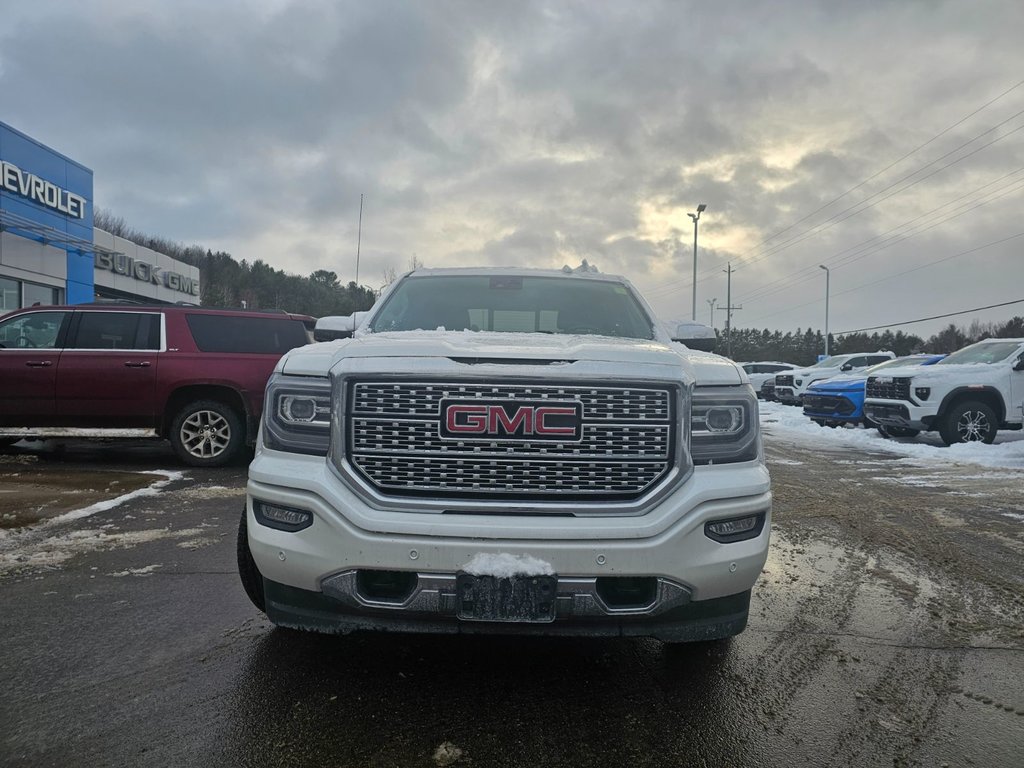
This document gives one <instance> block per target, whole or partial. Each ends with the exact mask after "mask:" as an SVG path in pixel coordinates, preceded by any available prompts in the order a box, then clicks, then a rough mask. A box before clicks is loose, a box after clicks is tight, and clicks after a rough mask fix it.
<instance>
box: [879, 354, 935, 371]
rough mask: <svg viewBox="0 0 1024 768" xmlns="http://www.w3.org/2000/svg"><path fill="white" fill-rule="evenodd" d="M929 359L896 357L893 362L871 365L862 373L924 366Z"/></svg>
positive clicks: (887, 361)
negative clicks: (906, 366)
mask: <svg viewBox="0 0 1024 768" xmlns="http://www.w3.org/2000/svg"><path fill="white" fill-rule="evenodd" d="M930 359H931V358H928V357H897V358H896V359H895V360H886V361H885V362H884V363H879V364H878V365H872V366H871V367H870V368H868V369H867V370H866V371H862V373H874V372H875V371H880V370H882V369H883V368H898V367H899V366H901V365H924V364H925V363H927V362H928V361H929V360H930Z"/></svg>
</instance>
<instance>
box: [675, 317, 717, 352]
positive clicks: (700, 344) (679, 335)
mask: <svg viewBox="0 0 1024 768" xmlns="http://www.w3.org/2000/svg"><path fill="white" fill-rule="evenodd" d="M672 341H675V342H678V343H680V344H683V345H685V346H687V347H688V348H690V349H696V350H699V351H700V352H714V351H715V346H716V345H717V344H718V336H716V335H715V331H714V329H713V328H709V327H708V326H706V325H704V324H703V323H694V322H690V323H680V324H679V325H678V326H676V332H675V333H674V334H673V335H672Z"/></svg>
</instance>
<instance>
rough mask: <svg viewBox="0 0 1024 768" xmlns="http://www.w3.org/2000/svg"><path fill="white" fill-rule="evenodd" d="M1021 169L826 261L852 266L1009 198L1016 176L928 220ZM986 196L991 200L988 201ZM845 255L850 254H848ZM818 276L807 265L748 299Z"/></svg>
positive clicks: (1023, 185)
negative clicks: (951, 210)
mask: <svg viewBox="0 0 1024 768" xmlns="http://www.w3.org/2000/svg"><path fill="white" fill-rule="evenodd" d="M1021 171H1024V168H1019V169H1017V170H1016V171H1013V172H1012V173H1009V174H1006V175H1004V176H1002V177H1000V178H999V179H996V180H995V181H992V182H989V183H988V184H984V185H982V186H981V187H978V188H977V189H975V190H973V191H972V192H968V193H967V194H965V195H961V196H960V197H958V198H955V199H954V200H950V201H949V202H947V203H943V204H942V205H940V206H938V207H937V208H933V209H932V210H930V211H927V212H926V213H923V214H921V215H919V216H916V217H914V218H913V219H909V220H908V221H905V222H903V223H902V224H900V225H898V226H896V227H893V228H892V229H890V230H887V231H886V232H883V233H882V234H880V235H876V236H875V237H872V238H869V239H868V240H864V241H863V242H861V243H859V244H857V245H853V246H849V247H847V248H844V249H842V250H840V251H837V252H836V253H834V254H832V255H831V256H829V257H828V258H827V259H825V260H824V262H825V263H826V264H831V265H832V266H833V268H840V267H845V266H849V265H850V264H852V263H854V262H855V261H860V260H861V259H865V258H867V257H869V256H874V255H875V254H878V253H881V252H882V251H884V250H885V249H887V248H891V247H892V246H894V245H897V244H899V243H902V242H904V241H905V240H909V239H911V238H912V237H917V236H918V235H922V234H924V233H925V232H928V231H929V230H932V229H934V228H935V227H938V226H941V225H943V224H946V223H948V222H951V221H953V220H954V219H957V218H959V217H960V216H964V215H966V214H968V213H970V212H971V211H974V210H975V209H977V208H981V207H982V206H985V205H988V204H989V203H994V202H996V201H998V200H1001V199H1002V198H1004V197H1006V196H1007V195H1009V194H1013V193H1014V192H1018V191H1020V190H1021V189H1024V181H1021V180H1020V179H1016V180H1014V181H1012V182H1010V183H1009V184H1007V185H1005V186H1004V187H1002V188H1000V189H996V190H989V191H988V192H986V193H984V194H983V195H981V196H980V197H977V198H975V199H973V200H969V201H967V203H965V204H964V205H965V206H969V207H964V208H963V210H960V211H957V212H955V213H954V212H951V213H948V214H945V213H944V214H941V215H939V216H938V217H937V220H935V221H933V222H932V223H928V222H927V219H928V218H930V217H932V216H935V215H936V214H939V212H940V211H942V210H943V209H944V208H949V207H950V206H952V205H955V204H957V203H960V202H961V201H962V200H964V199H965V198H969V197H971V196H972V195H974V194H976V193H978V192H980V191H981V190H983V189H984V188H985V187H990V186H992V185H993V184H996V183H998V182H1000V181H1003V180H1004V179H1006V178H1007V177H1009V176H1015V175H1017V174H1018V173H1020V172H1021ZM985 198H989V199H987V200H986V199H985ZM920 219H925V220H926V221H924V222H921V223H919V224H917V225H915V227H912V228H911V229H908V230H907V231H905V232H902V233H901V232H899V230H901V229H904V228H905V227H908V226H909V225H912V224H914V222H917V221H919V220H920ZM914 228H917V231H913V229H914ZM876 240H877V241H879V242H875V243H874V244H872V242H873V241H876ZM844 254H846V255H845V256H844ZM840 257H842V258H840ZM932 263H938V262H932ZM816 276H817V273H816V272H815V271H814V269H813V268H812V267H803V268H801V269H798V270H796V271H794V272H790V273H789V274H788V275H785V276H783V277H779V278H776V279H775V280H772V281H770V282H767V283H764V284H762V285H760V286H758V287H757V288H756V289H754V291H753V292H752V293H750V294H746V295H745V296H744V299H745V300H746V301H747V302H751V301H756V300H758V299H763V298H766V297H768V296H771V295H773V294H776V293H780V292H782V291H784V290H787V289H789V288H791V287H793V286H795V285H798V284H799V283H802V282H807V281H808V280H810V279H813V278H814V277H816ZM791 278H793V279H791Z"/></svg>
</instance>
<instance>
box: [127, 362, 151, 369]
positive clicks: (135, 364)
mask: <svg viewBox="0 0 1024 768" xmlns="http://www.w3.org/2000/svg"><path fill="white" fill-rule="evenodd" d="M124 367H125V368H149V361H148V360H143V361H141V362H136V361H134V360H129V361H127V362H126V363H125V364H124Z"/></svg>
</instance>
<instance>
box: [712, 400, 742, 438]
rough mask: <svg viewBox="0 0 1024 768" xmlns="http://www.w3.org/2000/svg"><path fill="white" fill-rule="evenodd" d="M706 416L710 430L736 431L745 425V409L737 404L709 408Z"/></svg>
mask: <svg viewBox="0 0 1024 768" xmlns="http://www.w3.org/2000/svg"><path fill="white" fill-rule="evenodd" d="M704 418H705V420H706V421H705V423H706V424H707V427H708V432H735V431H736V430H738V429H739V428H740V427H741V426H742V425H743V409H742V408H739V407H737V406H719V407H715V408H708V411H707V415H706V416H705V417H704Z"/></svg>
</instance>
